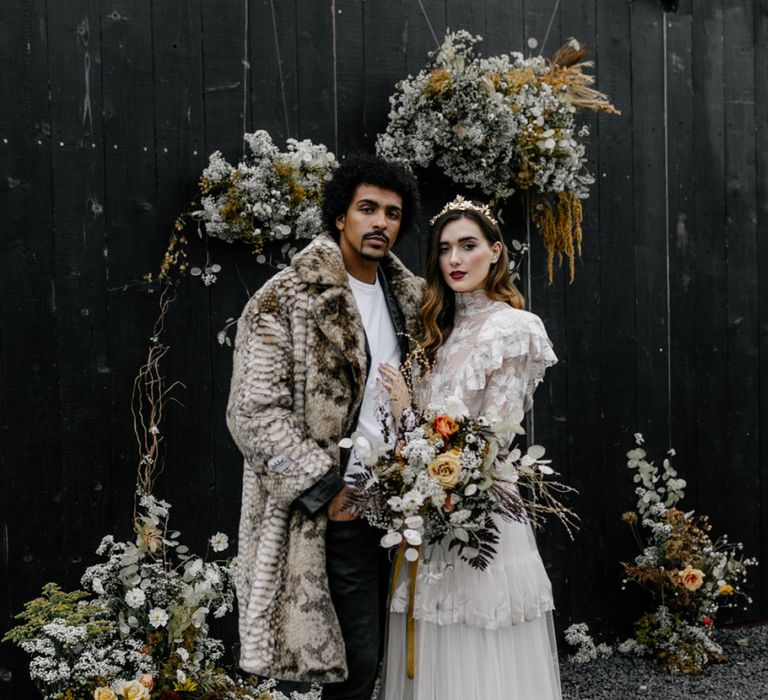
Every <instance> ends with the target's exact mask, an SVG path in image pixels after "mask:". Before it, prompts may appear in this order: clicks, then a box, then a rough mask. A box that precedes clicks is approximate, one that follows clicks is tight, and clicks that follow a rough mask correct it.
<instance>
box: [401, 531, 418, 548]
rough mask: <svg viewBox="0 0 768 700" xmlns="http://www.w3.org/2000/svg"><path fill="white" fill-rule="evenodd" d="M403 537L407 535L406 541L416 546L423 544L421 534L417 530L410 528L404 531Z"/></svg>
mask: <svg viewBox="0 0 768 700" xmlns="http://www.w3.org/2000/svg"><path fill="white" fill-rule="evenodd" d="M403 537H405V539H406V542H408V544H411V545H413V546H414V547H417V546H418V545H420V544H421V535H420V534H419V533H418V532H417V531H416V530H411V529H408V530H406V531H405V532H403Z"/></svg>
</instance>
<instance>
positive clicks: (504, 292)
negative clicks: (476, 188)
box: [419, 209, 525, 362]
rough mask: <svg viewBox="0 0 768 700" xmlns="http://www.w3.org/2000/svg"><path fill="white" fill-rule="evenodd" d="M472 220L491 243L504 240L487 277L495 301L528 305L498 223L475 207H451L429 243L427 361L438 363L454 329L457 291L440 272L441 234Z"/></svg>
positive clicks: (424, 310) (423, 313)
mask: <svg viewBox="0 0 768 700" xmlns="http://www.w3.org/2000/svg"><path fill="white" fill-rule="evenodd" d="M459 219H469V220H470V221H474V222H475V223H476V224H477V225H478V226H479V227H480V230H481V231H482V232H483V235H484V236H485V239H486V240H487V241H488V243H489V245H493V244H494V243H496V242H499V243H501V255H499V259H498V260H497V261H496V262H495V263H493V264H492V265H491V268H490V270H489V271H488V277H487V278H486V280H485V293H486V294H487V295H488V297H489V298H491V299H494V300H495V301H503V302H506V303H507V304H509V305H510V306H512V307H514V308H516V309H522V308H524V307H525V299H524V298H523V295H522V294H521V293H520V292H519V291H518V290H517V288H516V287H515V285H514V284H513V282H512V279H511V278H510V276H509V256H508V255H507V246H506V245H505V244H504V238H503V237H502V235H501V231H500V229H499V226H498V224H495V223H494V222H492V221H491V220H490V219H488V218H486V217H485V216H483V215H482V214H481V213H480V212H478V211H475V210H474V209H450V210H449V211H447V212H445V214H443V215H442V216H440V217H439V218H438V219H437V220H436V221H435V223H434V224H433V225H432V228H431V230H430V235H429V243H428V246H427V269H426V274H425V277H426V280H427V289H426V292H425V294H424V301H423V302H422V304H421V309H420V310H419V316H420V318H421V325H422V328H423V329H424V340H423V342H422V343H421V347H422V349H423V350H424V354H425V355H426V358H427V360H429V362H434V361H435V357H436V355H437V351H438V349H439V348H440V346H441V345H442V344H443V343H444V342H445V341H446V339H447V338H448V336H449V335H450V333H451V331H452V330H453V323H454V315H455V313H456V299H455V296H454V292H453V290H452V289H451V288H450V287H449V286H448V285H447V284H446V282H445V280H444V279H443V273H442V272H441V271H440V236H441V235H442V233H443V229H444V228H445V227H446V225H448V224H449V223H451V222H452V221H457V220H459Z"/></svg>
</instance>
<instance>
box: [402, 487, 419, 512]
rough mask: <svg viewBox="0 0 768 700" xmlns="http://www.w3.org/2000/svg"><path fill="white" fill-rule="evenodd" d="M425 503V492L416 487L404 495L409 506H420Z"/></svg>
mask: <svg viewBox="0 0 768 700" xmlns="http://www.w3.org/2000/svg"><path fill="white" fill-rule="evenodd" d="M423 503H424V494H422V493H420V492H419V491H417V490H416V489H411V490H410V491H408V493H406V494H405V495H404V496H403V504H404V505H405V506H406V507H408V506H410V507H415V508H418V507H419V506H421V505H423Z"/></svg>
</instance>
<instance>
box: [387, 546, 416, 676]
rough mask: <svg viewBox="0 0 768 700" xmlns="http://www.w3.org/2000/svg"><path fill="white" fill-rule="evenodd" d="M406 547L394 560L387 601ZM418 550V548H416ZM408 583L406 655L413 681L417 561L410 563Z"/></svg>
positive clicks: (392, 592)
mask: <svg viewBox="0 0 768 700" xmlns="http://www.w3.org/2000/svg"><path fill="white" fill-rule="evenodd" d="M407 547H408V545H407V544H406V543H405V542H403V543H402V544H401V545H400V549H398V550H397V557H396V558H395V566H394V571H393V572H392V585H391V587H390V590H389V599H390V601H391V600H392V596H393V595H394V593H395V587H396V586H397V579H398V577H399V576H400V568H401V567H402V565H403V559H405V550H406V548H407ZM416 549H418V548H416ZM410 564H411V566H410V571H409V581H408V612H407V613H406V648H407V654H408V669H407V671H408V678H409V679H411V680H413V678H414V676H415V675H416V672H415V670H414V667H415V660H416V650H415V646H416V645H415V637H416V623H415V621H414V619H413V605H414V601H415V599H416V574H417V572H418V570H419V560H418V559H416V560H415V561H412V562H410Z"/></svg>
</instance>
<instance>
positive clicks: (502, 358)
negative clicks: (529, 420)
mask: <svg viewBox="0 0 768 700" xmlns="http://www.w3.org/2000/svg"><path fill="white" fill-rule="evenodd" d="M556 362H557V357H556V356H555V353H554V351H553V350H552V343H551V342H550V340H549V337H548V336H547V332H546V330H545V329H544V324H543V323H542V322H541V319H540V318H539V317H538V316H535V315H534V314H532V313H529V312H527V311H521V310H518V309H510V308H508V309H503V310H501V311H498V312H496V313H494V314H492V315H491V316H489V317H488V319H487V320H486V321H485V323H484V324H483V327H482V329H481V330H480V332H479V334H478V337H477V344H476V346H475V348H474V351H473V352H472V353H471V355H470V357H469V358H468V361H467V362H466V364H465V365H464V368H463V369H464V371H465V373H466V374H465V376H464V377H463V379H464V382H466V384H465V386H466V387H467V389H469V390H470V391H476V392H482V397H483V399H482V408H481V413H482V415H485V416H486V417H487V418H488V419H489V420H506V419H510V418H511V419H515V420H520V419H522V414H523V413H524V412H525V411H528V410H529V409H530V408H531V405H532V403H533V392H534V391H535V390H536V387H537V386H538V384H539V382H541V380H542V378H543V377H544V372H545V371H546V369H547V367H550V366H552V365H554V364H555V363H556Z"/></svg>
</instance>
